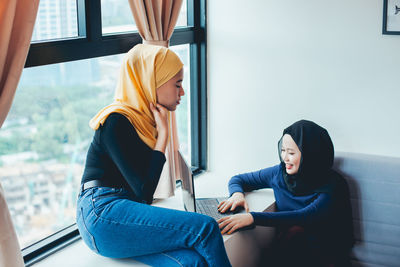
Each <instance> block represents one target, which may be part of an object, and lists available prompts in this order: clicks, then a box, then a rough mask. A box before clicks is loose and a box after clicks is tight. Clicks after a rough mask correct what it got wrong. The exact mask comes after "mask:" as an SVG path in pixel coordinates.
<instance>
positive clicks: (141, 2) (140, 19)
mask: <svg viewBox="0 0 400 267" xmlns="http://www.w3.org/2000/svg"><path fill="white" fill-rule="evenodd" d="M129 5H130V7H131V10H132V14H133V17H134V19H135V22H136V26H137V28H138V31H139V34H140V36H142V38H143V43H144V44H150V45H160V46H164V47H168V46H169V39H170V38H171V36H172V33H173V32H174V28H175V25H176V22H177V21H178V16H179V12H180V9H181V6H182V0H129ZM170 118H171V119H170V125H169V127H170V142H169V143H168V145H167V149H166V153H165V154H166V155H165V156H166V158H167V164H165V165H164V169H163V171H162V173H161V177H160V181H159V182H158V186H157V188H156V191H155V193H154V198H167V197H170V196H173V195H174V192H175V184H176V180H178V179H180V177H181V169H180V164H179V157H178V153H180V152H179V140H178V130H177V126H176V116H175V112H171V114H170Z"/></svg>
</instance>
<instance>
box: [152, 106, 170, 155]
mask: <svg viewBox="0 0 400 267" xmlns="http://www.w3.org/2000/svg"><path fill="white" fill-rule="evenodd" d="M150 110H151V112H152V113H153V116H154V120H155V121H156V128H157V134H158V136H157V142H156V145H155V147H154V150H158V151H161V152H163V153H165V147H166V146H167V141H168V110H167V109H166V108H165V107H163V106H162V105H160V104H156V105H154V104H153V103H150Z"/></svg>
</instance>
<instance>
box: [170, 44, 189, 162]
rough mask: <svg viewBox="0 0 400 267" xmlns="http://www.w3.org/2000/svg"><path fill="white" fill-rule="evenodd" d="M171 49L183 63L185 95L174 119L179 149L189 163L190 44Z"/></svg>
mask: <svg viewBox="0 0 400 267" xmlns="http://www.w3.org/2000/svg"><path fill="white" fill-rule="evenodd" d="M171 49H172V50H173V51H174V52H175V53H176V54H178V56H179V57H180V58H181V60H182V62H183V64H184V67H183V68H184V77H183V83H182V86H183V90H184V91H185V95H184V96H183V97H182V99H181V103H180V105H179V106H178V108H177V109H176V120H177V128H178V136H179V144H180V151H181V152H182V154H183V156H184V157H185V159H186V162H187V163H188V164H189V165H191V156H190V155H191V150H190V147H191V146H190V140H191V137H190V127H191V126H190V86H189V85H190V53H189V51H190V46H189V45H188V44H184V45H177V46H172V47H171Z"/></svg>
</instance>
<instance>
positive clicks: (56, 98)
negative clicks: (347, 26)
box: [0, 0, 191, 248]
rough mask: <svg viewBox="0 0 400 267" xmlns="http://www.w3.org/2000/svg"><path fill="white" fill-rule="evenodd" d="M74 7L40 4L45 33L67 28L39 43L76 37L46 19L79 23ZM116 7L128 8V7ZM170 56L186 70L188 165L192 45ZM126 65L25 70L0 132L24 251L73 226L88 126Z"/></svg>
mask: <svg viewBox="0 0 400 267" xmlns="http://www.w3.org/2000/svg"><path fill="white" fill-rule="evenodd" d="M109 1H111V0H109ZM50 2H51V3H55V2H57V3H58V4H54V5H53V4H49V3H50ZM71 2H72V3H74V4H75V8H76V3H75V1H69V0H64V1H61V0H60V1H50V0H47V1H46V0H41V1H40V8H39V9H40V10H41V12H39V13H38V19H37V20H38V21H39V20H41V21H42V25H52V24H53V23H55V24H57V23H56V22H54V21H52V20H53V19H59V18H63V22H62V26H61V27H50V28H51V29H53V30H54V31H55V32H49V31H47V30H43V31H39V30H38V29H37V27H38V25H39V24H36V25H35V31H34V37H35V40H45V39H49V38H50V39H51V38H62V37H71V36H74V33H73V30H72V29H69V30H67V31H64V30H62V31H64V32H57V29H65V28H68V27H71V28H73V27H76V23H75V24H74V23H71V21H72V20H73V19H72V18H70V19H65V16H64V15H65V14H64V15H61V14H57V13H56V15H54V16H52V15H48V14H52V12H53V11H54V10H58V11H57V12H66V13H68V16H75V17H74V18H75V20H76V10H75V12H71V10H72V9H73V7H72V6H73V4H70V3H71ZM101 2H102V3H103V1H101ZM104 2H106V1H104ZM115 2H116V1H115ZM118 2H120V3H121V2H124V3H125V2H126V5H128V3H127V1H118ZM60 3H61V4H60ZM43 6H45V7H46V8H49V10H47V11H46V10H45V9H43ZM62 6H64V8H61V7H62ZM54 12H55V11H54ZM39 16H40V17H39ZM42 16H43V17H42ZM46 19H48V20H50V22H46ZM131 19H132V18H131ZM40 27H47V26H40ZM41 33H43V34H44V35H41ZM65 33H68V34H65ZM69 33H71V34H69ZM171 49H172V50H174V51H175V52H176V53H177V54H178V55H179V56H180V58H181V59H182V61H183V63H184V64H185V67H184V68H185V69H184V70H185V79H184V83H183V86H184V89H185V96H184V97H183V99H182V102H181V105H180V106H179V107H178V109H177V112H176V116H177V120H178V134H179V139H180V147H181V151H182V152H183V154H184V156H185V157H186V159H187V161H188V162H189V163H190V159H191V157H190V155H191V154H190V153H191V151H190V103H189V100H190V97H189V96H190V88H189V84H190V69H189V66H190V62H189V45H180V46H174V47H172V48H171ZM122 57H123V55H115V56H107V57H101V58H93V59H86V60H79V61H73V62H67V63H61V64H53V65H45V66H39V67H31V68H27V69H24V71H23V73H22V76H21V80H20V82H19V85H18V88H17V91H16V95H15V98H14V101H13V105H12V107H11V110H10V112H9V114H8V117H7V119H6V121H5V122H4V125H3V127H2V128H1V130H0V182H1V184H2V186H3V188H4V191H5V195H6V200H7V204H8V207H9V209H10V213H11V216H12V219H13V222H14V226H15V228H16V231H17V235H18V238H19V241H20V245H21V247H22V248H24V247H27V246H29V245H31V244H33V243H35V242H37V241H39V240H41V239H43V238H45V237H47V236H49V235H51V234H53V233H55V232H57V231H59V230H61V229H63V228H65V227H68V226H70V225H71V224H73V223H75V207H76V200H77V195H78V190H79V184H80V180H81V177H82V173H83V168H84V163H85V159H86V153H87V149H88V147H89V144H90V142H91V139H92V137H93V130H92V129H91V128H90V127H89V125H88V122H89V120H90V119H91V118H92V117H93V116H94V115H95V114H96V113H97V111H99V110H100V109H101V108H102V107H104V106H105V105H108V104H110V103H111V102H112V100H113V94H114V88H115V85H116V79H117V77H118V73H119V68H120V65H121V62H122Z"/></svg>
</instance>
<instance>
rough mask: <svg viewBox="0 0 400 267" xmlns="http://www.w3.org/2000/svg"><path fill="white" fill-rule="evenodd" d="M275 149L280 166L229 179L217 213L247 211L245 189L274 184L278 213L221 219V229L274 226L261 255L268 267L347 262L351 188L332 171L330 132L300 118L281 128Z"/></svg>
mask: <svg viewBox="0 0 400 267" xmlns="http://www.w3.org/2000/svg"><path fill="white" fill-rule="evenodd" d="M278 149H279V157H280V161H281V162H280V164H278V165H276V166H273V167H270V168H266V169H262V170H260V171H256V172H251V173H245V174H240V175H236V176H234V177H232V178H231V180H230V181H229V192H230V195H231V197H230V198H229V199H228V200H226V201H223V202H221V204H220V206H219V210H220V211H221V212H226V211H227V210H229V209H231V210H233V209H235V208H236V207H238V206H243V207H244V208H245V209H248V208H247V207H248V206H247V203H246V200H245V199H244V195H243V192H245V191H251V190H255V189H260V188H272V189H274V195H275V200H276V209H277V211H276V212H250V213H246V214H236V215H233V216H229V217H225V218H222V219H220V220H219V221H218V222H219V224H220V228H221V229H222V233H232V232H233V231H235V230H237V229H240V228H242V227H246V226H249V225H251V224H255V225H262V226H276V227H277V229H278V235H277V237H276V240H275V243H274V244H275V245H274V246H273V249H272V250H271V251H270V252H271V253H268V256H267V257H266V258H265V263H268V266H329V264H334V265H333V266H340V267H342V266H350V262H349V252H350V250H351V247H352V245H353V228H352V218H351V206H350V199H349V192H348V187H347V184H346V181H345V180H344V179H343V178H342V177H341V176H340V175H339V174H338V173H337V172H335V171H334V170H332V165H333V159H334V149H333V144H332V140H331V138H330V136H329V134H328V132H327V131H326V130H325V129H324V128H322V127H321V126H319V125H317V124H316V123H314V122H311V121H306V120H301V121H298V122H296V123H294V124H292V125H291V126H289V127H288V128H286V129H285V130H284V131H283V135H282V138H281V139H280V140H279V142H278ZM273 264H275V265H273Z"/></svg>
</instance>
